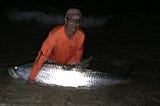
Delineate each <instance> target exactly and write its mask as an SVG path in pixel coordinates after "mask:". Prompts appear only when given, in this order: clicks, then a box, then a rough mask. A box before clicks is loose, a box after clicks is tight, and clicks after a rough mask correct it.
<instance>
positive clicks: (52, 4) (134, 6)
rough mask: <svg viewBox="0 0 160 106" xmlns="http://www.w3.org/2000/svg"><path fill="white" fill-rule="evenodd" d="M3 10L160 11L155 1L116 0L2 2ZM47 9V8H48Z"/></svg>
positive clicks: (26, 0)
mask: <svg viewBox="0 0 160 106" xmlns="http://www.w3.org/2000/svg"><path fill="white" fill-rule="evenodd" d="M1 7H2V8H18V9H36V10H46V11H49V10H52V9H53V8H58V9H60V10H62V11H64V9H65V10H66V9H67V8H69V7H78V8H80V9H81V10H82V11H83V13H84V14H87V13H97V14H106V13H120V12H128V13H130V12H147V13H156V12H158V11H159V6H158V3H156V2H154V1H150V2H147V1H145V0H140V1H138V0H137V1H135V0H134V1H122V0H120V1H116V0H100V1H93V0H85V1H80V0H64V1H63V0H57V1H55V0H2V1H1ZM46 7H47V8H46Z"/></svg>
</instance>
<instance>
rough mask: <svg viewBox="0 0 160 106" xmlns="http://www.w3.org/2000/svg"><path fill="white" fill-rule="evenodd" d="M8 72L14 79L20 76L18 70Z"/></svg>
mask: <svg viewBox="0 0 160 106" xmlns="http://www.w3.org/2000/svg"><path fill="white" fill-rule="evenodd" d="M8 72H9V75H10V76H11V77H13V78H16V79H17V78H19V77H20V76H19V75H18V73H17V72H16V70H13V69H10V70H8Z"/></svg>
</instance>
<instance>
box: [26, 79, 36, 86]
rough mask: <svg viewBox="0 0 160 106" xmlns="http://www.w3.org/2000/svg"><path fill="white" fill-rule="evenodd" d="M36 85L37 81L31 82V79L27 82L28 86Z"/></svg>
mask: <svg viewBox="0 0 160 106" xmlns="http://www.w3.org/2000/svg"><path fill="white" fill-rule="evenodd" d="M35 83H36V82H35V80H31V79H28V80H27V84H30V85H33V84H35Z"/></svg>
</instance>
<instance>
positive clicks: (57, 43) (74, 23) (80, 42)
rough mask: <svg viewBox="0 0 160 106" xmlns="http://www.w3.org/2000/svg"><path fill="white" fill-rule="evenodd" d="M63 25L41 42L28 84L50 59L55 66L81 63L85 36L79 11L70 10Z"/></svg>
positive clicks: (33, 80) (53, 30) (32, 81)
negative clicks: (81, 27)
mask: <svg viewBox="0 0 160 106" xmlns="http://www.w3.org/2000/svg"><path fill="white" fill-rule="evenodd" d="M64 20H65V23H64V25H59V26H57V27H55V28H53V29H52V30H51V31H50V32H49V34H48V37H47V38H46V39H45V41H44V42H43V44H42V46H41V49H40V50H39V52H38V55H37V57H36V59H35V61H34V64H33V67H32V70H31V73H30V76H29V80H28V83H30V84H33V83H34V82H35V77H36V75H37V74H38V72H39V70H40V69H41V67H42V65H43V63H44V62H45V61H47V60H48V59H51V60H52V61H53V62H54V63H56V64H63V65H76V64H79V63H80V62H81V58H82V55H83V46H84V39H85V34H84V32H83V31H82V29H80V23H81V20H82V14H81V11H80V10H79V9H77V8H70V9H68V11H67V12H66V14H65V18H64Z"/></svg>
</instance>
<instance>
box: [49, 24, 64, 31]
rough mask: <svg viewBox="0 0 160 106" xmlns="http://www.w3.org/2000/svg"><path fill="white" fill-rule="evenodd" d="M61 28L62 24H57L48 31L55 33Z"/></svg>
mask: <svg viewBox="0 0 160 106" xmlns="http://www.w3.org/2000/svg"><path fill="white" fill-rule="evenodd" d="M62 28H63V25H58V26H56V27H54V28H52V29H51V31H50V33H56V32H57V31H59V30H60V29H62Z"/></svg>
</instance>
